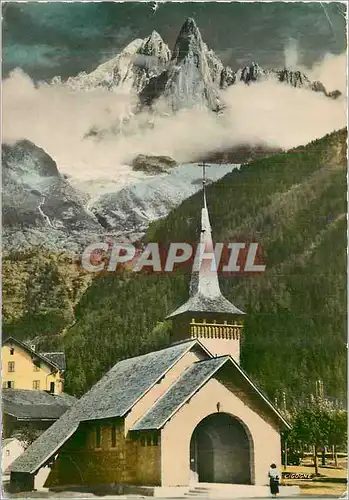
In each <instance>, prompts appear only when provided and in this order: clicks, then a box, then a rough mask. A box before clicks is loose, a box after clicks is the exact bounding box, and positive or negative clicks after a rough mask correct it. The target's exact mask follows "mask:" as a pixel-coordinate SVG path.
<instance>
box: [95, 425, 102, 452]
mask: <svg viewBox="0 0 349 500" xmlns="http://www.w3.org/2000/svg"><path fill="white" fill-rule="evenodd" d="M101 443H102V436H101V428H100V426H99V425H97V427H96V448H100V447H101Z"/></svg>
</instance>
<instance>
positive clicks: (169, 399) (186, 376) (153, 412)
mask: <svg viewBox="0 0 349 500" xmlns="http://www.w3.org/2000/svg"><path fill="white" fill-rule="evenodd" d="M228 359H229V356H221V357H219V358H212V359H209V360H205V361H200V362H198V363H194V364H193V365H192V366H190V367H189V368H188V369H187V370H186V371H185V372H184V373H183V374H182V375H181V376H180V377H179V379H178V380H177V381H176V382H175V383H174V384H173V385H172V386H171V387H170V388H169V390H168V391H167V392H166V393H165V394H164V395H163V396H162V397H161V398H160V399H159V400H158V402H157V403H156V404H155V406H153V407H152V408H151V409H150V410H149V411H148V412H147V413H146V414H145V415H144V417H142V418H141V419H140V420H138V422H137V423H136V424H135V425H134V426H133V427H132V429H131V430H132V431H141V430H142V431H143V430H150V429H160V428H161V427H162V426H163V425H164V424H165V423H166V422H167V420H168V419H169V418H170V417H171V416H172V415H173V414H174V413H175V412H176V411H177V410H178V409H179V408H180V407H181V406H182V405H183V404H184V403H185V402H186V401H187V400H188V399H189V398H190V396H191V395H192V394H193V393H194V392H196V391H197V390H198V389H199V388H200V387H201V386H202V385H203V384H204V383H205V382H206V381H207V380H209V379H210V377H211V376H212V375H213V374H214V373H215V372H216V371H217V370H218V369H219V368H220V367H221V366H223V365H224V363H225V362H226V361H227V360H228Z"/></svg>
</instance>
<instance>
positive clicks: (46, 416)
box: [2, 389, 77, 421]
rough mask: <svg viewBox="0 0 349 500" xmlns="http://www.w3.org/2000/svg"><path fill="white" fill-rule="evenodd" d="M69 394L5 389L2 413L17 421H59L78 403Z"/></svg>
mask: <svg viewBox="0 0 349 500" xmlns="http://www.w3.org/2000/svg"><path fill="white" fill-rule="evenodd" d="M76 401H77V400H76V398H74V397H73V396H70V395H68V394H64V393H63V394H49V393H47V392H46V391H36V390H26V389H3V391H2V411H3V412H4V413H6V414H7V415H11V416H13V417H15V418H16V419H17V420H30V421H32V420H57V419H58V418H59V417H60V416H61V415H63V413H65V412H66V411H67V409H68V408H70V407H71V405H72V404H74V403H75V402H76Z"/></svg>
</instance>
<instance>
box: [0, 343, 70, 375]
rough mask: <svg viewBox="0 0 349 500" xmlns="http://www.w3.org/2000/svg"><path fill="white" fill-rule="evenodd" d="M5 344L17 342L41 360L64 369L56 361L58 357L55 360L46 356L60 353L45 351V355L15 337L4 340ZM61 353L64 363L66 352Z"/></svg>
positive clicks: (53, 366)
mask: <svg viewBox="0 0 349 500" xmlns="http://www.w3.org/2000/svg"><path fill="white" fill-rule="evenodd" d="M5 344H17V345H18V346H20V347H22V349H25V350H26V351H27V352H29V353H30V354H31V355H32V356H33V358H37V359H39V360H41V361H44V362H45V363H47V364H48V365H49V366H51V367H52V368H54V369H55V370H59V371H62V368H61V366H60V364H57V363H56V361H57V359H56V360H54V358H53V357H51V359H50V357H46V355H47V354H58V353H45V354H46V355H44V354H43V353H40V352H37V351H35V350H34V349H32V348H31V347H30V346H28V345H27V344H25V343H24V342H21V341H20V340H17V339H15V338H14V337H7V339H5V340H4V341H3V342H2V345H5ZM59 354H63V356H64V364H65V354H64V353H59ZM59 362H60V363H62V356H60V359H59Z"/></svg>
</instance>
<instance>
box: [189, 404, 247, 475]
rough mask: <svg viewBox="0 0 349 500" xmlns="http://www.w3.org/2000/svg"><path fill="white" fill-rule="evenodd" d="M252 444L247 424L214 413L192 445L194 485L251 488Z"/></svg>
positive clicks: (198, 430) (198, 427)
mask: <svg viewBox="0 0 349 500" xmlns="http://www.w3.org/2000/svg"><path fill="white" fill-rule="evenodd" d="M251 448H252V443H251V440H250V438H249V436H248V434H247V432H246V430H245V427H244V426H243V424H242V423H241V422H240V421H239V420H238V419H236V418H234V417H232V416H231V415H228V414H227V413H214V414H212V415H209V416H208V417H206V418H204V419H203V420H202V421H201V422H200V423H199V424H198V425H197V427H196V428H195V430H194V432H193V435H192V437H191V441H190V469H191V476H192V481H193V482H196V481H198V482H202V483H231V484H251V483H252V477H251V463H252V462H251V461H252V453H253V451H252V449H251Z"/></svg>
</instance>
